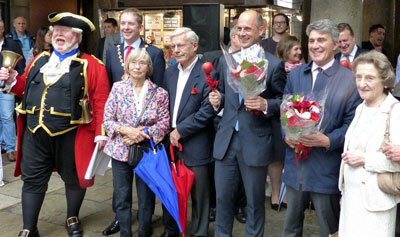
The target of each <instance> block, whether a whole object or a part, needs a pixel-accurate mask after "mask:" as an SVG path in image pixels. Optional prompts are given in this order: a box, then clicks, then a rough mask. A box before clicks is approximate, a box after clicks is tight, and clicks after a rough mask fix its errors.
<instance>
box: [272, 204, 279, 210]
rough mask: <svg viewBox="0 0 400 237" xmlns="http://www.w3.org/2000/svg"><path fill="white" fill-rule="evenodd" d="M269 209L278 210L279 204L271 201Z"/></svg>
mask: <svg viewBox="0 0 400 237" xmlns="http://www.w3.org/2000/svg"><path fill="white" fill-rule="evenodd" d="M271 209H272V210H275V211H278V210H279V204H276V203H271Z"/></svg>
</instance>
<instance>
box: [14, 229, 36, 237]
mask: <svg viewBox="0 0 400 237" xmlns="http://www.w3.org/2000/svg"><path fill="white" fill-rule="evenodd" d="M18 237H40V235H39V231H38V229H36V230H35V231H33V232H31V231H29V230H27V229H23V230H21V231H20V232H19V234H18Z"/></svg>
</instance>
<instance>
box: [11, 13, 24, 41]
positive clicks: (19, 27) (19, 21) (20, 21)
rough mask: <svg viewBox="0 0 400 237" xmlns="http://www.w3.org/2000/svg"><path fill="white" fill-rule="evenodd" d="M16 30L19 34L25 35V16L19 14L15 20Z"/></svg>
mask: <svg viewBox="0 0 400 237" xmlns="http://www.w3.org/2000/svg"><path fill="white" fill-rule="evenodd" d="M13 26H14V29H15V32H17V34H18V35H21V36H24V35H25V30H26V19H25V17H23V16H17V17H16V18H15V19H14V21H13Z"/></svg>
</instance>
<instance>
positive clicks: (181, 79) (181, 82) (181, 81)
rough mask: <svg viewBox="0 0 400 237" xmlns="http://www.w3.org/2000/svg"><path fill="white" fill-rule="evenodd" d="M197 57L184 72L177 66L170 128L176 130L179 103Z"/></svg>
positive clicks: (179, 65)
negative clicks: (177, 72)
mask: <svg viewBox="0 0 400 237" xmlns="http://www.w3.org/2000/svg"><path fill="white" fill-rule="evenodd" d="M197 60H199V58H198V57H196V59H195V60H194V61H193V62H192V64H190V65H189V67H187V68H186V69H185V70H182V66H181V64H178V70H179V76H178V84H177V85H176V95H175V104H174V111H173V114H172V128H176V117H177V116H178V109H179V105H180V103H181V98H182V93H183V90H184V89H185V86H186V82H187V81H188V80H189V76H190V73H191V72H192V69H193V67H194V65H195V64H196V62H197Z"/></svg>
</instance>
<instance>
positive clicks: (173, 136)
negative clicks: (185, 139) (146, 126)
mask: <svg viewBox="0 0 400 237" xmlns="http://www.w3.org/2000/svg"><path fill="white" fill-rule="evenodd" d="M179 139H181V135H180V134H179V132H178V130H177V129H176V128H175V129H174V130H173V131H172V132H171V133H170V134H169V141H170V142H171V144H172V145H173V146H176V147H178V146H179V145H178V142H179Z"/></svg>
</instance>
